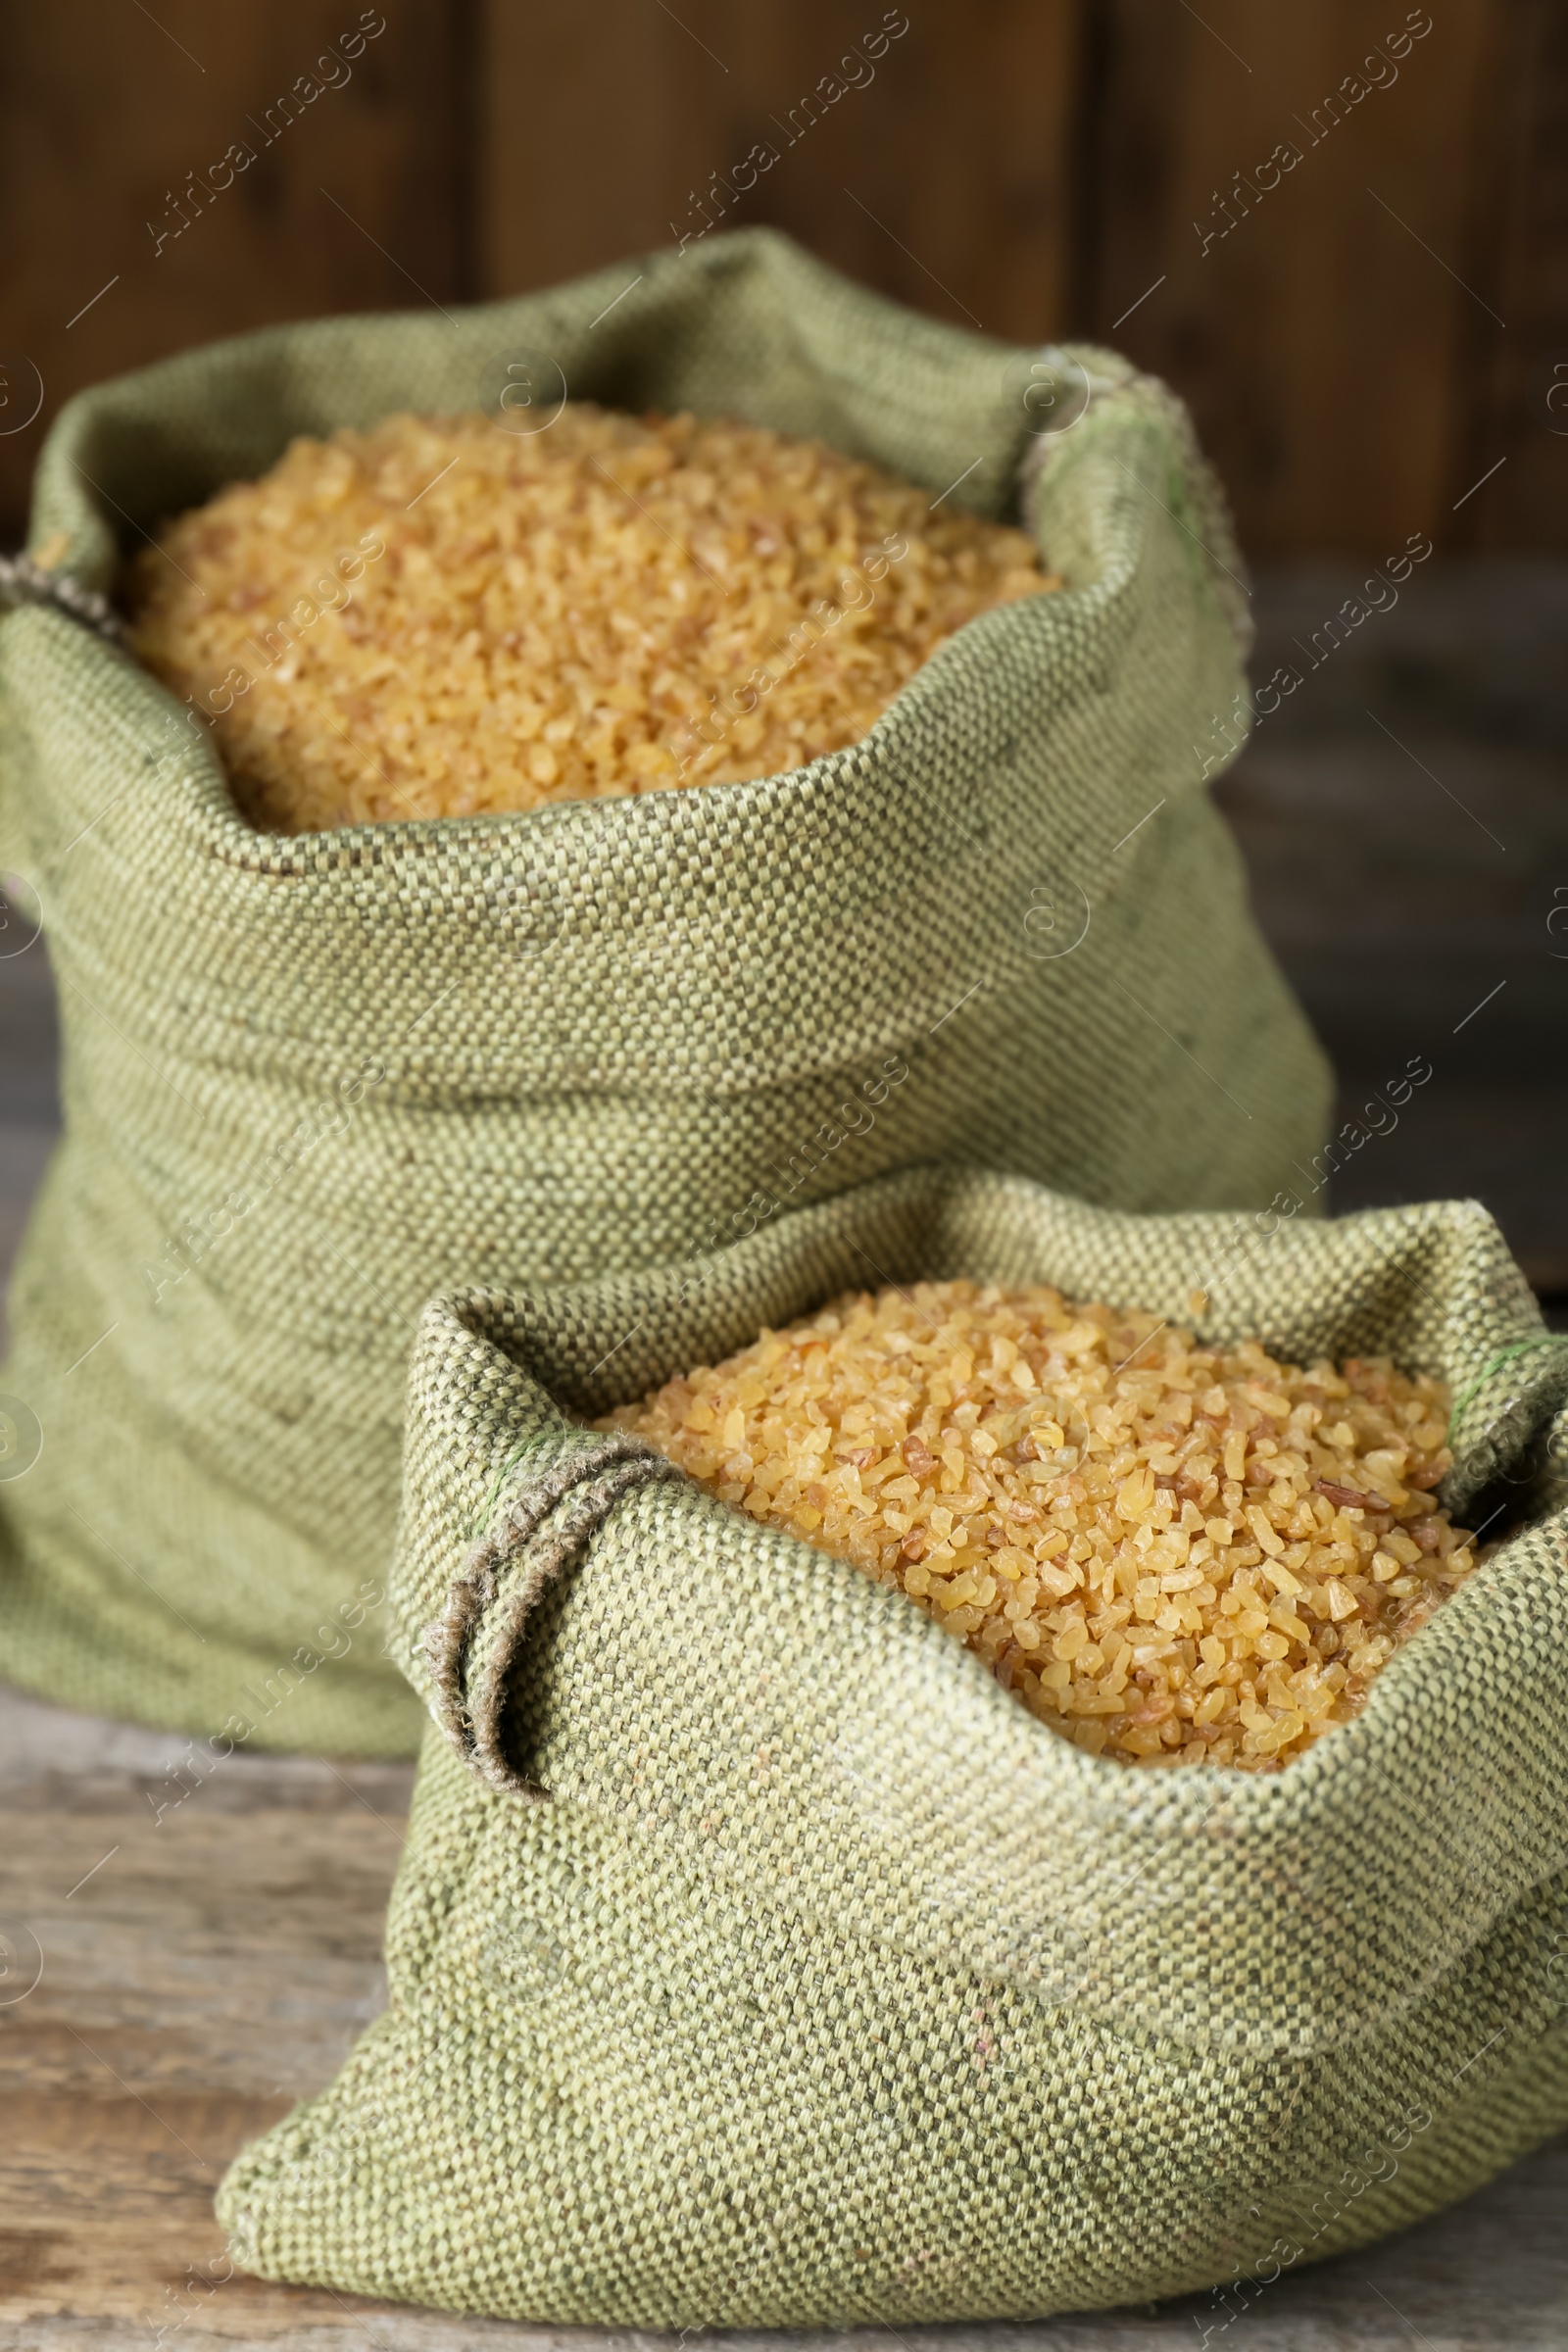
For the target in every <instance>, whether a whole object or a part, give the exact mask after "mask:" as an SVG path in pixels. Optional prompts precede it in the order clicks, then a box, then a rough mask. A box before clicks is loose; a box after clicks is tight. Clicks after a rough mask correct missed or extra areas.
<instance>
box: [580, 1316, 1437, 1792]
mask: <svg viewBox="0 0 1568 2352" xmlns="http://www.w3.org/2000/svg"><path fill="white" fill-rule="evenodd" d="M1200 1304H1201V1300H1198V1299H1195V1310H1196V1308H1197V1307H1198V1306H1199V1305H1200ZM1446 1411H1447V1396H1446V1391H1445V1390H1444V1388H1443V1386H1442V1384H1441V1383H1440V1382H1437V1381H1434V1380H1428V1379H1414V1380H1412V1379H1408V1378H1406V1376H1405V1375H1404V1374H1403V1373H1401V1372H1398V1371H1397V1370H1396V1369H1395V1368H1394V1366H1393V1365H1392V1364H1391V1363H1389V1362H1387V1361H1386V1360H1384V1359H1383V1358H1381V1357H1376V1358H1361V1359H1351V1360H1350V1361H1348V1362H1347V1363H1345V1364H1344V1365H1342V1366H1340V1367H1339V1368H1338V1369H1336V1368H1335V1366H1334V1365H1332V1364H1329V1363H1317V1364H1313V1365H1311V1366H1310V1367H1309V1368H1308V1369H1307V1370H1305V1371H1301V1370H1299V1369H1297V1368H1296V1367H1294V1366H1291V1365H1287V1364H1280V1363H1276V1362H1275V1360H1274V1359H1273V1358H1272V1357H1271V1356H1270V1355H1268V1354H1266V1353H1265V1351H1264V1349H1263V1348H1261V1347H1260V1346H1259V1345H1258V1343H1257V1342H1256V1341H1252V1340H1248V1341H1243V1342H1240V1343H1237V1344H1235V1345H1231V1344H1226V1345H1220V1344H1217V1343H1204V1344H1199V1343H1198V1342H1197V1341H1196V1340H1195V1339H1194V1337H1193V1335H1192V1333H1191V1332H1190V1331H1184V1330H1179V1329H1176V1328H1173V1327H1172V1326H1171V1325H1170V1324H1168V1323H1162V1322H1160V1321H1158V1320H1157V1319H1156V1318H1155V1317H1154V1316H1152V1315H1147V1314H1138V1313H1130V1312H1129V1313H1123V1312H1120V1311H1117V1310H1114V1309H1112V1308H1109V1307H1104V1306H1096V1305H1079V1304H1076V1303H1074V1302H1072V1301H1070V1300H1067V1299H1063V1298H1062V1297H1061V1296H1060V1294H1059V1293H1058V1292H1056V1291H1054V1290H1049V1289H1044V1288H1036V1289H1029V1290H1023V1291H1004V1290H997V1289H984V1290H982V1289H978V1288H977V1287H976V1286H975V1285H974V1284H972V1283H967V1282H933V1283H921V1284H919V1285H917V1286H916V1287H915V1289H914V1290H913V1291H912V1292H909V1293H906V1292H902V1291H899V1290H884V1291H881V1292H879V1293H878V1294H877V1295H876V1297H875V1298H872V1297H871V1296H869V1295H868V1294H866V1293H858V1294H855V1295H852V1296H850V1297H847V1298H844V1299H839V1300H838V1301H837V1302H836V1303H835V1304H833V1305H831V1306H828V1307H826V1308H824V1309H823V1311H822V1312H821V1313H820V1314H818V1315H814V1316H811V1317H809V1319H807V1320H805V1321H803V1322H800V1323H797V1324H793V1325H791V1326H790V1327H789V1328H788V1329H787V1330H784V1331H778V1332H773V1331H764V1332H763V1333H762V1335H761V1337H760V1339H759V1340H757V1341H756V1342H755V1344H754V1345H753V1346H751V1347H750V1348H743V1349H742V1350H741V1352H740V1353H739V1354H738V1355H733V1356H731V1357H730V1358H729V1359H728V1361H727V1362H725V1363H722V1364H720V1365H719V1366H718V1367H717V1368H716V1369H715V1370H711V1371H708V1370H704V1371H697V1372H692V1373H690V1374H688V1375H687V1376H685V1377H684V1378H677V1379H674V1380H671V1381H669V1382H668V1383H667V1384H666V1385H665V1386H664V1387H663V1388H662V1389H661V1390H660V1391H659V1392H658V1393H657V1395H655V1396H653V1397H650V1398H648V1399H647V1400H646V1402H644V1403H642V1404H637V1405H626V1406H623V1407H621V1409H620V1410H619V1411H618V1412H615V1413H613V1414H611V1415H610V1416H608V1418H607V1419H606V1420H605V1421H604V1422H603V1423H601V1424H600V1426H601V1427H604V1428H617V1429H630V1430H636V1431H639V1432H640V1433H641V1434H642V1435H643V1436H645V1437H646V1438H648V1439H649V1440H650V1441H651V1442H652V1443H653V1444H654V1445H655V1446H658V1447H660V1449H661V1450H662V1452H664V1453H666V1454H668V1455H669V1456H670V1457H671V1459H673V1460H674V1461H676V1462H678V1463H679V1464H680V1465H681V1467H682V1468H683V1469H685V1470H687V1471H689V1472H690V1473H691V1475H692V1476H693V1477H694V1478H696V1479H699V1480H700V1481H701V1482H702V1483H703V1484H704V1485H705V1486H707V1487H710V1488H711V1490H712V1491H713V1492H714V1493H715V1494H716V1495H719V1496H721V1497H722V1499H723V1500H724V1501H726V1502H731V1503H736V1504H738V1505H739V1506H740V1507H741V1508H742V1509H743V1510H746V1511H749V1512H750V1513H751V1515H752V1516H753V1518H755V1519H760V1520H762V1521H764V1522H765V1523H766V1524H767V1525H769V1526H771V1527H779V1528H784V1529H787V1530H789V1531H790V1532H791V1533H793V1534H795V1535H799V1536H804V1537H806V1538H807V1539H808V1541H809V1542H810V1543H813V1544H820V1545H821V1546H822V1547H823V1549H824V1550H827V1551H831V1552H834V1553H835V1554H837V1556H838V1557H839V1558H841V1559H847V1560H853V1561H854V1562H855V1563H856V1565H857V1566H858V1567H860V1568H863V1569H865V1570H866V1571H867V1572H868V1574H870V1575H871V1576H874V1577H875V1578H876V1579H877V1581H878V1583H880V1584H886V1585H898V1586H900V1587H901V1588H902V1589H903V1590H904V1591H905V1592H906V1593H908V1594H909V1595H910V1596H911V1597H912V1598H913V1599H914V1600H916V1601H918V1602H919V1604H920V1606H921V1607H922V1608H923V1609H925V1610H927V1611H928V1612H929V1614H930V1615H932V1616H933V1617H935V1618H936V1619H937V1621H938V1622H939V1623H940V1624H942V1625H945V1626H946V1627H947V1628H948V1630H949V1631H950V1632H951V1633H955V1634H957V1635H960V1636H961V1637H962V1639H963V1640H964V1641H965V1642H968V1644H969V1646H970V1647H971V1648H972V1649H976V1650H978V1651H979V1653H980V1655H981V1656H982V1657H983V1658H984V1659H985V1660H986V1662H987V1664H988V1665H990V1666H991V1667H992V1668H993V1669H994V1670H995V1672H996V1673H997V1675H998V1677H999V1679H1000V1680H1001V1681H1002V1682H1003V1683H1004V1684H1005V1685H1006V1686H1007V1687H1009V1688H1010V1689H1011V1690H1013V1691H1016V1692H1017V1693H1018V1694H1019V1695H1020V1696H1021V1697H1022V1699H1023V1700H1024V1702H1025V1704H1026V1705H1027V1706H1028V1707H1030V1708H1031V1709H1032V1710H1033V1712H1034V1713H1035V1714H1036V1715H1038V1716H1039V1717H1040V1718H1041V1719H1042V1720H1043V1721H1044V1722H1046V1723H1049V1724H1050V1725H1052V1726H1053V1728H1054V1729H1055V1730H1056V1731H1059V1732H1064V1733H1065V1734H1066V1735H1067V1736H1068V1738H1070V1739H1072V1740H1076V1741H1077V1742H1078V1744H1079V1746H1081V1747H1086V1748H1088V1749H1089V1750H1090V1751H1091V1753H1093V1754H1097V1755H1098V1754H1100V1753H1102V1752H1104V1753H1106V1754H1108V1755H1113V1756H1118V1757H1122V1758H1132V1759H1136V1760H1137V1761H1139V1762H1144V1763H1161V1764H1175V1763H1182V1764H1187V1763H1213V1764H1238V1765H1241V1766H1243V1767H1245V1768H1247V1769H1250V1770H1253V1771H1262V1770H1268V1769H1270V1768H1272V1767H1274V1766H1277V1765H1280V1764H1283V1763H1284V1762H1286V1761H1287V1760H1288V1759H1289V1758H1290V1757H1292V1756H1295V1755H1298V1754H1299V1753H1300V1751H1301V1750H1302V1749H1303V1748H1304V1747H1306V1746H1308V1745H1309V1744H1310V1742H1311V1741H1312V1740H1316V1739H1317V1738H1319V1736H1320V1735H1321V1734H1322V1733H1324V1732H1326V1731H1328V1730H1329V1729H1330V1728H1331V1726H1332V1725H1334V1724H1336V1723H1343V1722H1345V1721H1346V1720H1347V1719H1348V1717H1350V1716H1351V1715H1353V1714H1354V1713H1355V1712H1356V1710H1357V1709H1358V1708H1359V1706H1360V1705H1361V1703H1362V1701H1363V1699H1364V1697H1365V1694H1366V1690H1367V1685H1368V1683H1369V1682H1370V1680H1371V1678H1372V1676H1373V1675H1374V1674H1376V1672H1377V1671H1378V1669H1379V1667H1380V1666H1382V1665H1383V1664H1384V1663H1385V1661H1386V1660H1387V1659H1388V1658H1389V1657H1390V1656H1391V1655H1392V1653H1393V1652H1394V1650H1395V1649H1397V1647H1398V1645H1399V1644H1400V1643H1401V1642H1406V1641H1408V1639H1409V1638H1410V1636H1411V1634H1413V1633H1414V1632H1415V1631H1416V1629H1417V1627H1419V1626H1420V1625H1422V1624H1424V1623H1425V1621H1426V1619H1427V1618H1428V1617H1429V1616H1430V1615H1431V1613H1432V1611H1433V1610H1434V1609H1435V1608H1436V1607H1437V1606H1438V1604H1439V1603H1440V1602H1441V1601H1444V1600H1446V1598H1447V1597H1448V1595H1449V1594H1450V1593H1452V1592H1453V1591H1454V1590H1455V1588H1456V1587H1457V1586H1458V1585H1459V1584H1460V1583H1462V1581H1463V1580H1464V1578H1465V1577H1466V1576H1468V1575H1469V1573H1470V1571H1471V1569H1472V1568H1473V1566H1474V1565H1475V1554H1474V1549H1473V1543H1474V1539H1473V1538H1471V1537H1469V1536H1467V1535H1465V1534H1463V1533H1462V1532H1460V1531H1459V1530H1457V1529H1455V1528H1454V1527H1453V1526H1452V1525H1451V1524H1450V1523H1449V1520H1448V1516H1447V1513H1446V1511H1444V1510H1441V1509H1439V1508H1438V1507H1437V1506H1436V1505H1435V1504H1434V1503H1433V1501H1432V1500H1431V1489H1432V1488H1433V1487H1435V1486H1436V1485H1437V1483H1438V1481H1439V1480H1440V1479H1441V1478H1442V1476H1443V1474H1444V1472H1445V1471H1446V1469H1447V1467H1448V1465H1449V1460H1450V1456H1449V1454H1448V1453H1447V1451H1446V1447H1445V1445H1444V1435H1445V1420H1446Z"/></svg>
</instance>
